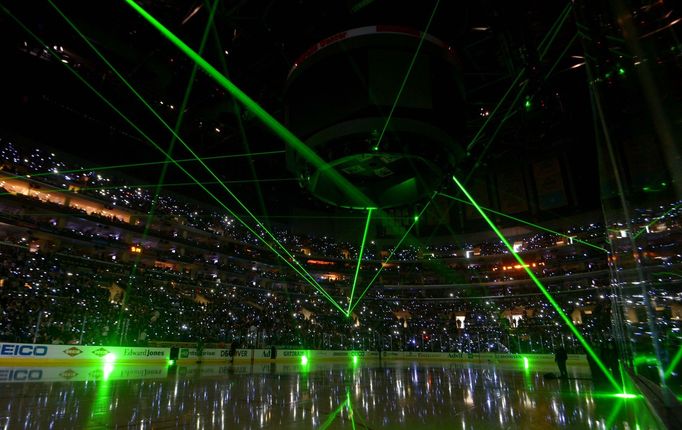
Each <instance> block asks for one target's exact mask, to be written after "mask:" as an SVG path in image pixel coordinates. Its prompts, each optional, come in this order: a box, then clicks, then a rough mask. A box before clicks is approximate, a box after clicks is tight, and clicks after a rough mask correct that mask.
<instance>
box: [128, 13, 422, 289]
mask: <svg viewBox="0 0 682 430" xmlns="http://www.w3.org/2000/svg"><path fill="white" fill-rule="evenodd" d="M126 3H127V4H128V5H129V6H130V7H132V8H133V9H134V10H135V11H137V12H138V13H139V14H140V15H141V16H142V17H143V18H144V19H146V20H147V21H148V22H149V23H150V24H151V25H152V26H153V27H155V28H156V29H157V30H159V32H160V33H161V34H162V35H164V36H165V37H166V38H167V39H168V40H169V41H170V42H171V43H172V44H174V45H175V46H176V47H177V48H178V49H180V50H181V51H182V52H183V53H185V54H186V55H187V56H188V57H190V58H191V59H192V60H193V61H195V62H197V63H198V64H199V66H200V67H201V68H202V69H204V71H205V72H206V73H207V74H208V75H209V76H210V77H211V78H213V79H214V80H215V81H216V82H217V83H218V84H219V85H221V86H222V87H223V88H225V90H227V91H228V92H229V93H230V94H232V96H233V97H234V98H236V99H237V100H238V101H239V102H240V103H242V104H243V105H244V106H245V107H246V108H247V109H248V110H250V111H251V113H253V114H254V116H255V117H256V118H258V119H259V120H260V121H261V122H262V123H263V124H264V125H265V126H267V127H268V128H270V130H271V131H272V132H273V133H275V134H276V135H277V136H279V137H280V138H282V139H283V140H284V141H285V142H286V143H287V144H288V145H289V146H290V147H291V148H292V149H293V150H294V151H296V152H297V153H298V154H300V155H301V157H302V158H303V159H305V160H306V161H307V162H308V163H310V164H311V165H313V166H314V167H315V168H317V170H318V171H319V174H320V175H326V176H328V178H329V180H330V181H331V182H333V183H335V184H336V185H337V186H338V187H339V189H340V190H341V191H342V192H344V193H346V195H347V197H349V198H350V199H351V200H352V201H354V202H355V204H354V206H356V207H363V208H370V207H372V208H373V207H376V205H375V204H374V203H373V202H372V201H371V200H370V199H369V198H368V197H367V196H366V195H364V194H363V193H362V192H361V191H360V190H358V189H357V188H356V187H355V186H354V185H353V184H352V183H351V182H350V181H349V180H348V179H346V178H345V177H344V176H342V175H341V174H340V173H339V172H338V171H336V170H335V169H334V168H333V166H330V165H329V164H328V163H326V162H325V161H324V160H323V159H322V158H321V157H320V156H319V155H317V154H316V153H315V152H314V151H313V150H312V149H310V148H309V147H308V146H307V145H305V143H303V142H302V141H301V140H300V139H299V138H297V137H296V136H295V135H294V134H293V133H291V132H290V131H289V130H288V129H287V128H286V127H284V126H283V125H282V124H281V123H280V122H278V121H277V120H276V119H275V118H274V117H273V116H271V115H270V114H269V113H267V112H266V111H265V110H264V109H263V108H262V107H261V106H260V105H258V104H257V103H256V102H255V101H254V100H252V99H251V98H250V97H249V96H248V95H246V94H245V93H244V92H243V91H241V90H240V89H239V88H238V87H237V86H236V85H234V84H233V83H232V82H231V81H230V80H229V79H228V78H227V77H225V76H223V75H222V74H220V72H218V71H217V70H216V69H215V67H213V66H212V65H211V64H209V63H208V62H207V61H206V60H204V59H203V58H202V57H201V56H200V55H198V54H197V53H196V52H194V51H193V50H192V49H191V48H190V47H189V46H187V44H185V43H184V42H183V41H182V40H180V39H179V38H178V37H177V36H175V35H174V34H173V33H172V32H171V31H170V30H168V29H167V28H166V27H164V26H163V25H162V24H161V23H160V22H159V21H158V20H156V19H155V18H154V17H153V16H151V15H150V14H149V13H148V12H146V11H145V10H144V9H143V8H142V7H141V6H140V5H138V4H137V3H135V2H134V1H133V0H126ZM228 192H229V190H228ZM434 196H435V194H434ZM432 198H433V197H432ZM238 203H239V202H238ZM244 209H245V210H246V211H247V213H250V211H249V210H248V209H247V208H245V207H244ZM264 230H265V231H266V233H269V231H268V230H267V229H266V228H264ZM277 243H278V242H277ZM278 244H279V243H278ZM279 245H280V246H281V244H279ZM283 250H284V252H285V253H288V251H286V249H285V248H283ZM292 258H293V257H292ZM294 261H295V259H294ZM295 262H296V263H297V264H298V262H297V261H295ZM301 268H302V269H303V267H302V266H301ZM306 273H307V271H306ZM318 285H319V284H318Z"/></svg>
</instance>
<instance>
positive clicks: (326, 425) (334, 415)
mask: <svg viewBox="0 0 682 430" xmlns="http://www.w3.org/2000/svg"><path fill="white" fill-rule="evenodd" d="M346 404H347V402H343V403H341V404H340V405H339V406H338V407H337V408H336V409H334V412H332V413H331V414H329V416H328V417H327V419H326V420H324V422H323V423H322V425H321V426H320V428H319V430H327V429H328V428H329V426H331V425H332V424H333V423H334V421H335V420H336V418H337V417H338V416H339V414H340V413H341V410H343V408H344V407H346Z"/></svg>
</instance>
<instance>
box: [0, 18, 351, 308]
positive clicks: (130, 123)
mask: <svg viewBox="0 0 682 430" xmlns="http://www.w3.org/2000/svg"><path fill="white" fill-rule="evenodd" d="M0 8H2V10H3V11H4V12H5V13H6V14H7V15H8V16H10V18H12V19H13V20H14V21H15V22H16V23H17V25H19V26H20V27H21V28H22V29H23V30H24V31H26V32H27V33H28V34H29V35H30V36H31V37H32V38H34V39H35V40H36V41H37V42H38V43H40V44H41V45H42V46H45V47H46V49H47V50H48V52H49V53H50V54H51V55H52V56H53V57H54V58H55V59H57V60H59V59H60V57H59V55H58V54H57V53H56V52H55V51H54V50H53V49H52V48H51V47H50V45H47V44H46V43H45V42H43V40H42V39H41V38H40V37H39V36H37V35H36V34H35V33H33V32H32V31H31V30H30V29H29V28H28V27H27V26H26V25H25V24H24V23H23V22H22V21H21V20H20V19H19V18H17V17H16V16H15V15H14V14H12V13H11V12H10V11H9V9H7V8H6V7H5V6H3V5H0ZM60 64H63V65H64V67H66V68H67V70H68V71H69V72H71V73H72V74H73V75H74V76H75V77H76V78H77V79H78V80H80V81H81V82H82V83H83V84H84V85H85V86H87V87H88V88H89V89H90V90H91V91H92V92H93V93H94V94H95V95H97V96H98V97H99V98H100V99H101V100H102V101H103V102H104V103H105V104H106V105H107V106H109V108H111V109H112V110H113V111H114V112H115V113H116V114H118V115H119V116H120V117H121V118H122V119H123V120H124V121H125V122H127V123H128V125H130V126H131V127H132V128H133V129H134V130H135V131H137V132H138V133H139V134H140V136H142V137H143V138H144V139H145V140H146V141H148V142H149V143H150V144H151V145H152V146H153V147H154V148H156V149H157V150H158V151H160V152H161V153H163V154H164V155H166V156H167V154H166V153H165V151H164V150H163V148H161V147H160V146H159V145H158V144H157V143H156V142H155V141H154V140H153V139H152V138H151V137H149V136H148V135H147V134H146V133H145V132H144V131H143V130H142V129H140V128H139V127H138V126H137V125H136V124H135V123H134V122H133V121H132V120H131V119H130V118H128V117H127V116H126V115H125V114H124V113H123V112H121V110H119V109H118V108H117V107H116V106H114V104H113V103H111V102H110V101H109V100H108V99H107V98H106V97H104V96H103V95H102V94H101V93H100V92H99V91H98V90H97V89H96V88H95V87H93V86H92V85H91V84H90V83H89V82H88V81H87V80H85V78H83V77H82V76H81V75H80V74H79V73H78V72H76V70H75V69H73V67H71V66H70V65H69V64H67V63H63V62H61V61H60ZM168 158H169V159H170V161H171V162H172V163H173V164H175V166H176V167H177V168H178V169H180V170H181V171H182V172H183V173H184V174H185V175H187V176H188V177H189V178H190V179H191V180H192V181H194V182H195V183H196V184H197V185H198V186H199V187H200V188H202V189H203V190H204V191H205V192H206V193H207V194H208V195H209V196H210V197H211V198H212V199H214V200H215V201H216V202H217V203H218V205H220V206H221V207H222V208H223V209H225V210H226V211H227V212H228V213H230V214H231V215H232V216H233V217H234V218H235V219H237V220H238V221H239V222H240V223H241V224H242V225H244V227H245V228H246V229H247V230H249V231H250V232H251V233H252V234H253V235H254V236H255V237H256V238H258V239H259V240H260V241H261V242H263V243H264V244H265V245H266V246H267V247H268V248H269V249H270V250H271V251H272V252H273V253H274V254H275V255H277V256H278V257H279V258H281V259H282V260H283V261H284V262H285V263H286V264H287V265H289V267H291V269H292V270H294V271H295V272H296V273H298V274H299V275H300V276H301V277H302V278H303V279H304V280H305V281H306V282H308V283H309V284H310V285H311V286H312V287H313V288H314V289H316V290H318V291H319V292H320V293H322V295H323V296H324V297H325V298H327V300H328V301H329V302H330V303H331V304H332V305H333V306H335V307H336V308H337V309H339V310H340V311H341V312H342V313H343V314H345V310H344V309H343V308H341V306H339V304H338V303H337V302H336V300H334V298H333V297H331V295H329V293H327V292H326V291H325V290H324V289H323V288H322V287H320V286H318V285H316V284H315V283H313V282H311V281H310V279H309V278H308V277H306V276H305V275H303V274H302V272H300V271H299V270H298V268H297V267H296V266H294V265H293V264H291V263H290V262H289V260H288V259H287V258H285V257H284V256H282V254H280V253H279V252H278V251H277V250H276V249H275V248H274V247H272V245H270V243H269V242H268V241H267V240H266V239H265V238H263V237H261V236H260V235H259V234H258V233H257V232H256V231H255V230H254V229H253V228H251V226H249V225H248V224H247V223H246V222H245V221H244V220H242V219H241V218H240V217H239V216H237V214H236V213H235V212H234V211H232V210H231V209H230V208H229V207H228V206H226V205H225V203H224V202H223V201H222V199H220V198H218V197H217V196H216V195H215V194H214V193H212V192H211V191H210V190H209V189H208V188H206V187H205V186H204V185H203V184H202V183H201V182H200V181H199V180H198V179H196V178H195V177H194V175H192V174H191V173H190V172H189V171H187V169H185V168H184V167H183V166H182V165H181V164H179V163H177V162H176V161H175V159H173V158H172V157H168Z"/></svg>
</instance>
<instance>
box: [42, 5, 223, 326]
mask: <svg viewBox="0 0 682 430" xmlns="http://www.w3.org/2000/svg"><path fill="white" fill-rule="evenodd" d="M48 1H49V3H50V5H52V7H53V8H54V9H56V10H57V11H58V12H59V14H60V15H61V16H62V17H63V18H64V19H65V20H66V21H67V22H68V23H69V25H71V27H73V28H74V29H75V30H76V31H77V32H78V34H79V35H80V36H81V37H82V38H83V39H84V40H85V41H86V42H88V44H89V41H88V40H87V39H86V38H85V36H84V35H83V34H82V33H81V32H80V31H78V29H77V28H76V26H75V25H74V24H73V23H72V22H71V21H70V20H69V19H68V18H67V17H66V15H64V14H63V13H62V12H61V11H60V10H59V9H58V8H57V6H55V5H54V3H53V2H52V0H48ZM219 3H220V0H215V1H214V2H213V7H212V8H211V12H210V14H209V16H208V21H207V23H206V28H205V29H204V33H203V35H202V37H201V41H200V43H199V53H202V52H203V51H204V47H205V46H206V40H208V33H209V29H210V28H211V24H212V23H213V18H214V16H215V13H216V10H218V4H219ZM196 74H197V65H196V64H194V65H193V67H192V71H191V72H190V76H189V82H188V84H187V88H186V89H185V94H184V96H183V98H182V102H181V103H180V108H179V109H178V112H179V113H178V119H177V120H176V122H175V128H174V131H173V136H172V137H171V140H170V143H169V144H168V150H167V151H166V152H167V153H168V157H170V156H171V155H172V154H173V150H174V149H175V143H176V142H177V140H176V136H177V135H178V133H179V132H180V127H181V126H182V120H183V119H184V117H185V109H186V108H187V103H188V102H189V96H190V94H191V93H192V88H193V87H194V78H195V76H196ZM167 173H168V163H163V165H162V167H161V173H160V174H159V180H158V183H157V185H156V187H154V197H152V203H151V207H150V209H149V212H148V213H147V219H146V221H145V225H144V231H143V232H142V241H145V240H146V239H147V237H148V235H149V230H150V228H151V224H152V221H153V220H154V215H155V214H156V208H157V205H158V202H159V196H160V195H161V190H162V188H163V183H164V182H165V180H166V174H167ZM141 259H142V254H137V256H136V257H135V262H134V263H133V267H131V269H130V276H129V277H128V288H126V293H125V295H124V296H123V301H122V304H121V307H120V311H119V324H118V327H119V329H120V327H121V325H120V321H121V317H122V315H123V309H124V305H125V302H127V301H129V300H130V298H131V297H132V293H134V292H135V288H134V286H133V280H134V278H135V274H136V272H137V266H138V264H139V263H140V260H141Z"/></svg>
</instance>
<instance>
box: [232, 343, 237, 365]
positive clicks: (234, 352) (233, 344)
mask: <svg viewBox="0 0 682 430" xmlns="http://www.w3.org/2000/svg"><path fill="white" fill-rule="evenodd" d="M237 347H238V345H237V340H236V339H233V340H232V343H231V344H230V364H234V356H235V355H237Z"/></svg>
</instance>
